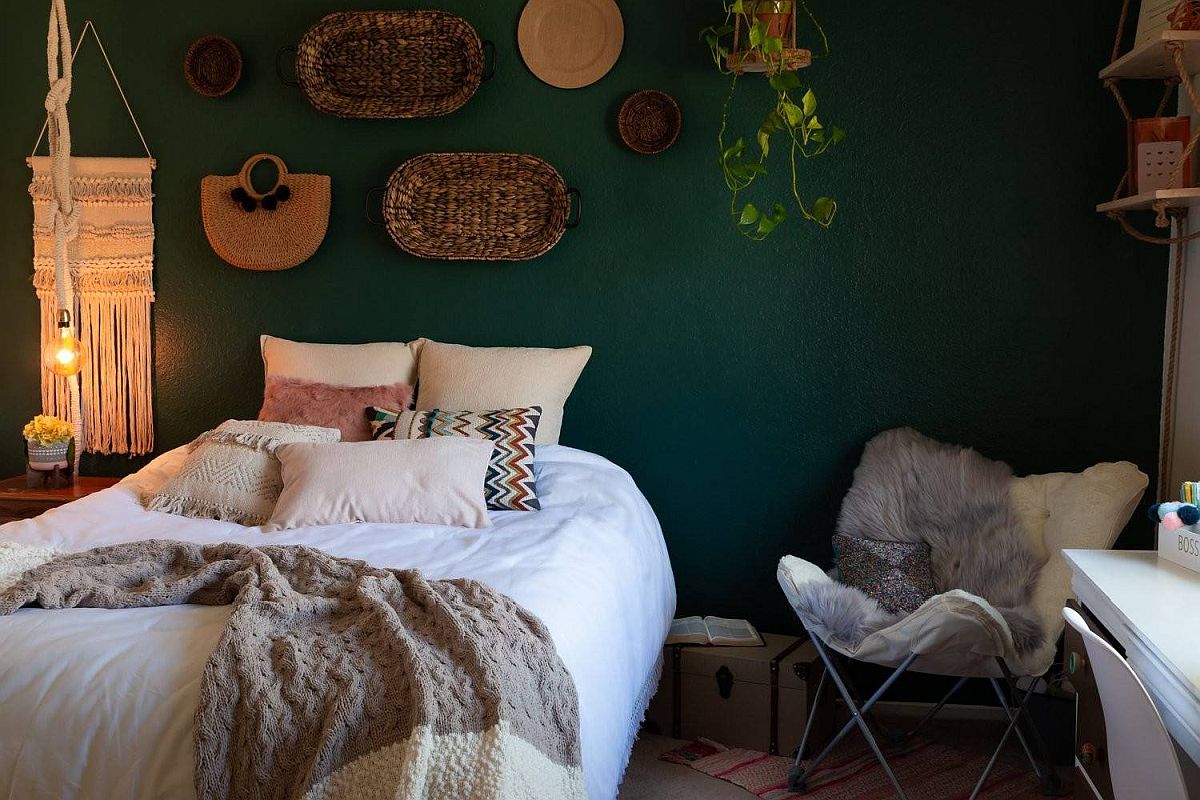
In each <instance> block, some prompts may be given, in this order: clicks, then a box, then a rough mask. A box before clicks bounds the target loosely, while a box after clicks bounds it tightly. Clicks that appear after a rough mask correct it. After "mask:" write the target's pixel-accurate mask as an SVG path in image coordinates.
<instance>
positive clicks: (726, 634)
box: [667, 617, 763, 647]
mask: <svg viewBox="0 0 1200 800" xmlns="http://www.w3.org/2000/svg"><path fill="white" fill-rule="evenodd" d="M762 643H763V640H762V637H761V636H759V635H758V631H756V630H755V629H754V626H753V625H751V624H750V623H749V622H747V621H746V620H744V619H724V618H722V617H680V618H679V619H676V620H672V621H671V632H670V634H668V635H667V644H711V645H720V646H722V647H759V646H761V645H762Z"/></svg>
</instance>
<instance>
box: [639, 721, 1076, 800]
mask: <svg viewBox="0 0 1200 800" xmlns="http://www.w3.org/2000/svg"><path fill="white" fill-rule="evenodd" d="M927 732H928V737H929V738H930V739H932V740H935V741H944V742H952V743H953V744H954V747H955V749H957V750H960V751H961V752H963V754H964V757H965V758H969V759H971V760H977V761H978V768H979V769H982V768H983V765H984V763H985V762H986V760H987V757H988V755H990V752H991V751H990V747H991V745H993V744H994V743H995V741H996V739H998V738H999V736H1000V733H1001V732H1002V727H1001V726H999V725H998V724H996V725H992V724H989V723H978V722H974V723H964V722H961V721H957V722H956V721H950V722H941V723H934V724H932V725H930V726H929V728H928V729H927ZM856 735H857V734H852V736H856ZM684 744H686V742H681V741H677V740H674V739H670V738H668V737H665V736H653V735H648V734H647V735H643V736H642V737H641V738H640V739H639V740H638V742H637V744H636V745H635V746H634V749H633V756H632V758H631V759H630V762H629V768H628V770H627V771H626V773H625V782H624V784H623V785H622V787H621V794H620V798H619V800H753V798H754V795H752V794H751V793H749V792H747V791H746V790H744V789H742V788H740V787H738V786H735V785H733V784H731V783H727V782H726V781H723V780H720V779H719V778H714V777H710V776H708V775H705V774H704V773H702V772H698V771H696V770H694V769H692V768H690V767H686V766H681V765H678V764H671V763H668V762H665V761H660V760H659V759H658V757H659V755H661V754H662V753H664V752H666V751H668V750H673V749H676V748H678V747H680V746H682V745H684ZM858 746H859V743H858V742H851V741H850V740H849V738H848V740H847V742H845V743H843V744H842V745H840V746H839V750H838V751H835V755H836V753H838V752H844V751H845V750H846V749H847V748H851V747H854V748H857V747H858ZM1004 760H1005V761H1008V762H1010V763H1012V764H1014V765H1016V764H1023V765H1025V767H1026V768H1027V767H1028V764H1027V762H1025V760H1024V756H1023V754H1021V751H1020V750H1019V749H1018V747H1017V745H1016V744H1015V743H1011V744H1010V746H1009V747H1008V748H1007V750H1006V752H1005V755H1004ZM877 774H878V776H879V781H880V784H881V786H886V785H887V784H886V781H887V779H886V778H885V777H884V775H883V772H882V770H877ZM1059 775H1060V777H1061V778H1063V779H1064V781H1065V780H1069V776H1068V771H1067V770H1065V769H1062V768H1060V769H1059ZM1028 785H1029V787H1030V788H1029V791H1028V793H1027V794H1026V793H1023V792H1018V793H1016V794H1014V793H1013V792H1012V787H1011V786H1009V787H1008V788H1007V789H1006V790H1004V791H1000V792H999V794H998V795H994V796H1004V797H1006V798H1008V797H1014V796H1017V797H1022V798H1024V797H1026V796H1028V798H1029V799H1030V800H1034V799H1035V798H1040V797H1042V795H1041V794H1040V793H1039V792H1038V791H1037V789H1036V785H1035V783H1034V781H1032V780H1030V781H1029V784H1028ZM906 788H909V789H910V790H912V791H911V792H910V793H911V794H914V795H921V794H926V792H920V791H917V790H918V789H921V788H924V787H917V786H910V787H906ZM935 794H936V793H935ZM938 796H940V795H938ZM988 797H989V792H988V791H986V790H985V791H984V793H983V798H984V799H985V800H986V798H988Z"/></svg>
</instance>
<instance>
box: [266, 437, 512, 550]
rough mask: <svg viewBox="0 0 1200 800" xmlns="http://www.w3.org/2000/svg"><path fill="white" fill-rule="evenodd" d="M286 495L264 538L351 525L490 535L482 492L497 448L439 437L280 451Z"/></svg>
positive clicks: (475, 441)
mask: <svg viewBox="0 0 1200 800" xmlns="http://www.w3.org/2000/svg"><path fill="white" fill-rule="evenodd" d="M276 455H277V456H278V458H279V462H280V464H281V466H282V471H283V492H282V493H281V494H280V495H279V502H278V503H276V505H275V513H274V514H272V515H271V519H270V521H269V522H268V523H267V524H266V525H265V526H264V530H268V531H277V530H285V529H289V528H306V527H309V526H313V525H339V524H342V523H347V522H385V523H406V522H416V523H424V524H426V525H453V526H456V527H461V528H486V527H488V526H490V525H491V524H492V522H491V520H490V519H489V518H488V515H487V507H486V506H485V504H484V498H483V484H484V476H485V474H486V473H487V469H488V463H489V462H490V461H491V458H492V443H491V442H490V441H486V440H482V439H465V438H454V437H438V438H435V439H405V440H387V441H372V442H343V443H341V444H295V445H285V446H283V447H280V448H278V449H277V450H276Z"/></svg>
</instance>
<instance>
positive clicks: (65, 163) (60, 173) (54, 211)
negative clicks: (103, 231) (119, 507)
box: [35, 0, 83, 473]
mask: <svg viewBox="0 0 1200 800" xmlns="http://www.w3.org/2000/svg"><path fill="white" fill-rule="evenodd" d="M73 58H74V56H73V53H72V52H71V32H70V29H69V28H68V27H67V7H66V2H65V0H51V3H50V27H49V30H48V32H47V35H46V74H47V77H48V78H49V83H50V91H49V93H47V95H46V130H48V131H49V134H50V163H51V180H52V185H53V189H54V196H53V199H52V200H51V201H50V219H51V222H50V224H51V226H52V227H53V230H54V288H55V292H56V294H57V297H58V310H59V312H60V313H62V312H64V311H65V312H68V313H70V312H72V311H73V310H74V300H75V298H74V292H73V287H72V286H71V269H70V265H69V264H68V262H67V243H68V242H70V241H71V240H72V239H74V238H75V236H76V235H77V234H78V233H79V209H77V208H76V207H75V201H74V199H73V198H72V197H71V124H70V120H69V119H68V118H67V101H68V100H70V99H71V62H72V60H73ZM38 141H39V142H40V141H41V137H40V136H39V137H38ZM35 149H36V147H35ZM67 380H68V382H69V385H70V392H71V428H72V431H73V433H74V435H75V463H74V465H73V466H74V468H75V471H76V473H78V471H79V456H80V453H81V451H82V450H83V413H82V409H81V408H80V401H79V375H78V374H75V375H72V376H71V377H70V378H68V379H67Z"/></svg>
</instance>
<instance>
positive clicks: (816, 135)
mask: <svg viewBox="0 0 1200 800" xmlns="http://www.w3.org/2000/svg"><path fill="white" fill-rule="evenodd" d="M809 138H810V139H812V140H813V141H814V142H816V143H817V144H825V131H813V132H812V136H810V137H809Z"/></svg>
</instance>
